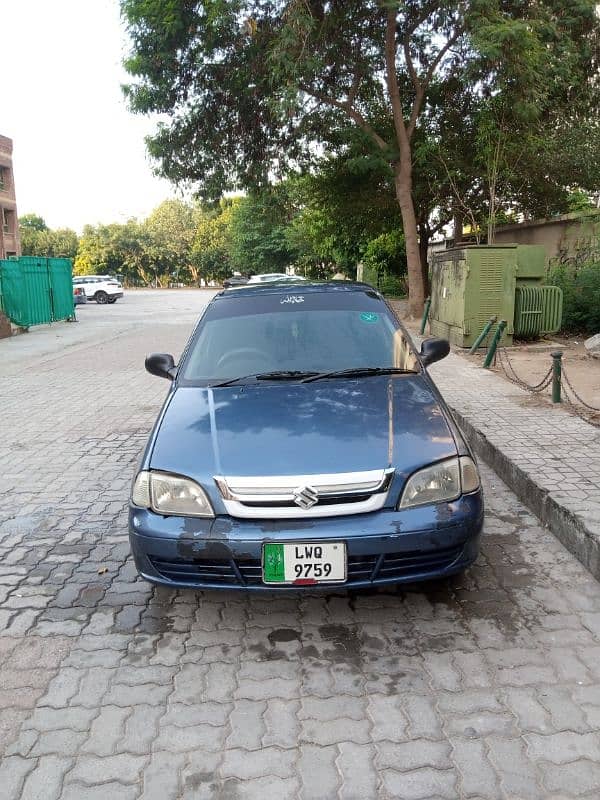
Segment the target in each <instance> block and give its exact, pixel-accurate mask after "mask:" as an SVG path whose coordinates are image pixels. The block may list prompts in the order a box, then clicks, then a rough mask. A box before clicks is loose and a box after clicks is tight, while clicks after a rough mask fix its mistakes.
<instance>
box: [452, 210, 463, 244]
mask: <svg viewBox="0 0 600 800" xmlns="http://www.w3.org/2000/svg"><path fill="white" fill-rule="evenodd" d="M464 221H465V216H464V214H463V213H462V212H461V211H455V212H454V244H455V245H457V244H461V243H462V240H463V224H464Z"/></svg>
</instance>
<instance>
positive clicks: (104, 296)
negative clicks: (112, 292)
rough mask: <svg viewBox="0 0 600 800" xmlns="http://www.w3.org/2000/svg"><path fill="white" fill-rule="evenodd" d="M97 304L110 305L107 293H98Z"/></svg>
mask: <svg viewBox="0 0 600 800" xmlns="http://www.w3.org/2000/svg"><path fill="white" fill-rule="evenodd" d="M95 299H96V302H97V303H100V305H104V304H105V303H108V295H107V294H106V292H96V298H95Z"/></svg>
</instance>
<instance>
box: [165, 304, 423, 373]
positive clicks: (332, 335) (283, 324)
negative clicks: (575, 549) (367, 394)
mask: <svg viewBox="0 0 600 800" xmlns="http://www.w3.org/2000/svg"><path fill="white" fill-rule="evenodd" d="M292 291H294V290H293V289H290V294H282V293H280V292H277V293H275V292H274V293H272V294H271V293H269V294H262V295H254V296H252V295H245V296H243V297H240V296H237V297H231V296H228V297H222V298H219V299H218V300H216V301H215V302H213V303H212V304H211V305H210V306H209V307H208V309H207V311H206V313H205V314H204V316H203V318H202V320H201V321H200V323H199V325H198V327H197V329H196V332H195V334H194V336H193V338H192V340H191V342H190V345H189V347H188V348H187V352H186V355H185V357H184V359H183V361H182V364H181V369H180V371H179V381H180V383H181V384H183V385H185V384H191V385H204V384H206V383H216V382H219V381H225V380H228V379H232V378H243V377H244V376H255V375H258V374H262V373H273V372H278V371H279V372H281V371H286V372H287V373H297V376H290V377H297V378H298V379H301V376H302V374H306V373H310V374H314V373H321V372H323V373H325V372H327V373H328V372H334V371H337V370H352V369H365V368H373V367H383V368H398V369H406V370H411V371H418V369H419V368H418V364H417V360H416V357H415V355H414V351H413V350H412V348H411V347H410V344H409V342H408V338H407V336H406V334H405V332H404V331H403V329H402V328H401V327H400V325H399V323H398V321H397V320H396V319H395V317H394V316H393V315H392V314H391V312H390V311H389V309H388V308H387V306H386V305H385V303H383V302H382V301H381V299H380V298H379V297H378V296H377V295H376V294H375V293H374V292H369V291H364V292H358V291H347V292H327V291H323V292H314V291H311V292H306V293H305V294H300V293H299V292H301V291H302V290H301V289H298V290H297V292H294V294H291V292H292ZM249 380H251V378H249Z"/></svg>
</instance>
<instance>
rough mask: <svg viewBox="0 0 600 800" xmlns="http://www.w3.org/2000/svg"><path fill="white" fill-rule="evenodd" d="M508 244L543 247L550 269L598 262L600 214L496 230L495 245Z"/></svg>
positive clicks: (556, 218) (565, 216) (575, 216)
mask: <svg viewBox="0 0 600 800" xmlns="http://www.w3.org/2000/svg"><path fill="white" fill-rule="evenodd" d="M511 242H516V243H517V244H541V245H543V246H544V247H545V249H546V255H547V256H548V261H549V264H550V265H551V266H552V265H555V264H570V265H572V266H578V265H580V264H582V263H584V262H586V261H590V260H592V259H597V260H600V210H592V211H589V212H586V213H585V214H565V215H563V216H561V217H555V218H552V219H541V220H534V221H532V222H523V223H521V224H519V225H501V226H499V227H498V228H497V229H496V243H497V244H509V243H511Z"/></svg>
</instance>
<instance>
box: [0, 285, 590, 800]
mask: <svg viewBox="0 0 600 800" xmlns="http://www.w3.org/2000/svg"><path fill="white" fill-rule="evenodd" d="M210 296H211V294H210V293H207V292H203V291H176V292H165V291H156V292H150V291H148V292H130V293H127V295H126V297H125V298H124V299H123V300H122V301H119V302H118V303H117V304H116V305H114V306H96V305H95V304H90V305H88V306H85V307H82V308H80V309H79V310H78V317H79V322H78V323H77V324H67V323H63V324H61V325H54V326H51V327H48V328H45V329H38V330H32V332H30V333H29V334H25V335H23V336H19V337H15V338H13V339H12V340H10V341H6V340H4V341H0V465H1V469H0V474H1V476H2V477H1V479H0V754H3V757H2V760H1V762H0V796H1V797H2V799H3V800H17V798H18V799H19V800H33V799H34V798H43V800H55V798H69V799H73V800H75V799H76V800H87V798H102V800H105V798H111V797H114V798H115V799H116V800H121V798H124V799H125V800H128V798H132V799H133V798H144V799H145V800H149V798H160V800H170V798H199V799H200V798H251V797H257V798H258V797H261V798H277V800H284V798H293V799H294V800H296V798H302V800H308V798H318V799H319V800H330V798H355V799H356V800H368V799H369V798H406V800H409V799H413V798H414V800H418V799H419V798H447V799H448V800H454V798H479V799H480V800H483V799H484V798H514V799H515V800H526V798H540V799H541V798H544V800H549V799H550V798H552V800H559V798H571V797H586V796H589V797H598V796H599V794H600V733H599V726H600V587H599V586H598V584H597V583H596V581H594V580H593V579H592V578H591V577H590V576H589V575H588V573H587V572H586V571H585V569H584V568H583V567H582V566H581V565H580V564H579V563H578V562H577V561H576V560H575V559H574V558H573V557H572V556H571V555H570V554H569V553H567V552H566V550H565V549H564V548H563V547H562V546H561V545H560V544H559V543H558V542H557V541H556V540H555V539H554V538H553V537H552V535H551V534H549V533H548V532H547V531H545V530H543V529H541V528H540V527H539V525H538V524H537V522H536V520H535V518H533V517H532V516H531V515H530V514H529V513H528V512H527V510H526V509H524V508H523V506H521V505H520V504H519V502H518V501H517V500H516V498H515V497H514V495H512V494H511V493H510V492H509V491H508V490H507V489H506V487H505V486H504V485H503V484H502V483H501V482H500V480H499V479H498V478H497V477H496V476H495V475H494V474H493V473H491V472H490V471H489V470H488V469H484V470H483V475H484V481H485V488H486V493H487V521H486V529H485V537H484V545H483V553H482V556H481V558H480V560H479V561H478V563H477V564H476V565H475V566H474V567H473V568H472V569H471V570H470V571H469V573H468V574H467V576H466V577H464V578H462V579H460V580H455V581H443V582H435V583H430V584H427V585H420V586H411V587H405V588H404V589H401V590H398V591H396V590H389V591H379V592H361V593H353V594H348V593H345V592H344V591H337V592H335V593H333V594H332V595H330V596H322V595H318V594H314V593H301V594H299V595H298V596H286V597H281V596H277V595H273V596H267V597H264V596H263V597H246V596H244V595H243V594H235V593H216V592H215V593H200V592H191V591H180V592H171V591H168V590H163V589H154V588H152V587H151V586H149V585H147V584H145V583H143V582H141V581H139V580H138V579H137V578H136V575H135V571H134V568H133V565H132V562H131V559H130V557H129V552H128V543H127V536H126V503H127V496H128V491H129V485H130V481H131V477H132V474H133V470H134V468H135V463H136V460H137V458H138V456H139V453H140V450H141V448H142V447H143V444H144V440H145V437H146V435H147V433H148V431H149V428H150V426H151V425H152V423H153V421H154V418H155V416H156V413H157V410H158V408H159V406H160V403H161V401H162V398H163V397H164V394H165V391H166V388H167V385H166V383H165V382H163V381H161V380H160V379H158V378H153V377H151V376H149V375H147V374H146V373H145V372H144V369H143V358H144V355H145V354H146V353H148V352H150V351H156V350H161V351H168V352H173V353H174V354H176V355H177V354H178V353H179V352H180V351H181V349H182V347H183V345H184V343H185V340H186V338H187V336H188V334H189V332H190V330H191V327H192V325H193V324H194V321H195V319H196V317H197V315H198V312H199V310H200V309H201V308H202V306H203V305H204V304H205V303H206V302H207V300H208V298H209V297H210Z"/></svg>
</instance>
